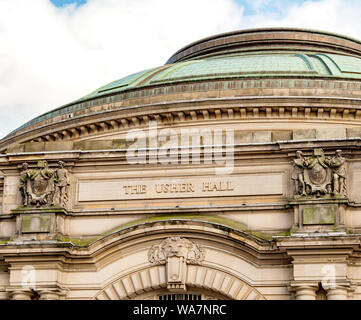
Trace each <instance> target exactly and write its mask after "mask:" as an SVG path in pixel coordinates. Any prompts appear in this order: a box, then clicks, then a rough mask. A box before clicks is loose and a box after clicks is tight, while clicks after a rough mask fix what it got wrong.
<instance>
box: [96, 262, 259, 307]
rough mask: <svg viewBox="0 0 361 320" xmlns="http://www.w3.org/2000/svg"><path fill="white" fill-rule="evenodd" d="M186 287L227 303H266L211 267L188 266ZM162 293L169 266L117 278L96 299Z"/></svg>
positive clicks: (251, 288)
mask: <svg viewBox="0 0 361 320" xmlns="http://www.w3.org/2000/svg"><path fill="white" fill-rule="evenodd" d="M185 284H186V287H187V288H192V289H193V290H207V291H208V292H214V293H215V294H216V295H217V296H219V295H221V296H223V297H225V298H227V299H234V300H265V297H264V296H263V295H262V294H261V293H260V292H259V291H257V290H256V289H255V288H253V287H251V286H250V285H248V284H247V283H246V282H244V281H242V280H241V279H238V278H236V277H235V276H233V275H230V274H228V273H226V272H224V271H222V270H217V269H213V268H211V267H209V266H200V265H190V266H188V271H187V275H186V280H185ZM162 289H167V276H166V266H165V265H158V266H149V267H147V268H145V269H143V270H139V271H136V272H133V273H131V274H128V275H125V276H122V277H120V278H118V279H117V280H116V281H113V282H112V283H110V284H108V285H107V286H106V287H105V288H104V289H102V290H101V291H100V292H98V293H97V294H96V295H95V297H94V298H95V299H97V300H128V299H137V297H138V296H140V295H142V294H144V293H147V292H151V291H154V292H155V294H156V292H157V291H159V290H162ZM169 293H172V292H171V291H170V292H169ZM184 293H185V292H184Z"/></svg>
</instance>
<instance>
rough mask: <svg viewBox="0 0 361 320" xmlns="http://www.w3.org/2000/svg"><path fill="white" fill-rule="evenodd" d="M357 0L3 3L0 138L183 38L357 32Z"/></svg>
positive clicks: (169, 50) (151, 60)
mask: <svg viewBox="0 0 361 320" xmlns="http://www.w3.org/2000/svg"><path fill="white" fill-rule="evenodd" d="M360 12H361V1H360V0H294V1H292V0H273V1H272V0H182V1H179V0H78V1H72V0H67V1H65V0H51V1H50V0H31V1H29V0H0V138H2V137H4V136H5V135H6V134H8V133H10V132H11V131H12V130H14V129H16V128H17V127H19V126H20V125H22V124H24V123H25V122H27V121H29V120H31V119H32V118H34V117H36V116H38V115H40V114H43V113H45V112H47V111H50V110H52V109H55V108H57V107H59V106H61V105H64V104H67V103H69V102H72V101H74V100H76V99H78V98H81V97H82V96H85V95H87V94H88V93H90V92H92V91H94V90H95V89H97V88H99V87H100V86H102V85H105V84H107V83H109V82H112V81H114V80H117V79H120V78H122V77H125V76H127V75H129V74H132V73H135V72H139V71H142V70H146V69H149V68H153V67H157V66H161V65H163V64H164V63H165V62H166V61H167V60H168V58H169V57H170V56H171V55H172V54H173V53H174V52H176V51H177V50H179V49H180V48H182V47H184V46H185V45H187V44H189V43H191V42H193V41H196V40H199V39H202V38H204V37H208V36H211V35H215V34H217V33H223V32H229V31H234V30H239V29H248V28H260V27H296V28H308V29H317V30H324V31H330V32H336V33H340V34H344V35H347V36H351V37H354V38H358V39H361V19H360Z"/></svg>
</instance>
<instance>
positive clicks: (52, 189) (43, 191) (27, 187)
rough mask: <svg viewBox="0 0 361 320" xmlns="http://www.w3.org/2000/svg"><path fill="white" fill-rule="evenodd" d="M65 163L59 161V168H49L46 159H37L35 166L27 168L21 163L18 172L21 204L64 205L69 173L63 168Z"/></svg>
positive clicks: (65, 203)
mask: <svg viewBox="0 0 361 320" xmlns="http://www.w3.org/2000/svg"><path fill="white" fill-rule="evenodd" d="M64 166H65V163H64V162H62V161H59V167H60V168H59V169H57V170H56V171H54V170H53V169H51V168H49V166H48V162H47V161H46V160H43V161H38V163H37V168H35V169H29V165H28V163H23V170H22V171H21V173H20V191H21V195H22V198H23V201H22V203H23V205H24V206H29V205H36V206H37V207H39V206H42V205H54V204H58V205H60V206H64V207H66V205H67V202H68V186H69V175H68V171H67V170H66V169H65V168H64Z"/></svg>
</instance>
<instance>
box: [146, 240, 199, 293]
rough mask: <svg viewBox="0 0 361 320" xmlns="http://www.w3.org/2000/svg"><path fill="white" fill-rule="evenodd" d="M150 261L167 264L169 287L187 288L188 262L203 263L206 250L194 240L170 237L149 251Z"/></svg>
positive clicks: (175, 289)
mask: <svg viewBox="0 0 361 320" xmlns="http://www.w3.org/2000/svg"><path fill="white" fill-rule="evenodd" d="M148 258H149V262H150V263H151V264H154V265H159V264H165V265H166V274H167V283H168V289H170V290H173V291H179V290H181V291H182V290H185V289H186V288H185V280H186V272H187V264H201V262H202V261H203V260H204V252H203V251H202V250H201V249H200V247H199V246H198V245H197V244H195V243H193V242H192V241H190V240H188V239H185V238H180V237H170V238H167V239H165V240H164V241H163V242H161V243H160V244H159V245H157V246H152V247H151V249H150V250H149V252H148Z"/></svg>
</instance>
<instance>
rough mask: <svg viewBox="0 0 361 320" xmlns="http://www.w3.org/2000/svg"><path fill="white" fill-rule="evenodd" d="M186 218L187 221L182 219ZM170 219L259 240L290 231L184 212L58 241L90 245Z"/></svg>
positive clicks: (173, 221)
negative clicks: (260, 228) (256, 227)
mask: <svg viewBox="0 0 361 320" xmlns="http://www.w3.org/2000/svg"><path fill="white" fill-rule="evenodd" d="M182 220H186V221H182ZM164 221H169V223H171V224H185V223H186V222H187V221H203V222H209V223H214V224H216V225H214V227H216V228H219V229H221V230H223V231H226V232H229V231H231V230H230V229H232V230H235V231H241V232H247V233H248V234H250V235H252V236H254V237H256V238H258V239H259V240H263V241H265V240H266V241H269V240H272V237H274V236H289V235H290V232H260V231H252V230H248V228H247V226H246V225H245V224H243V223H241V222H238V221H234V220H231V219H228V218H223V217H220V216H205V215H192V214H182V215H162V216H153V217H148V218H143V219H138V220H134V221H131V222H128V223H126V224H122V225H120V226H117V227H115V228H113V229H111V230H109V231H107V232H104V233H102V234H100V235H99V236H95V237H88V238H76V237H74V238H72V237H63V236H58V237H57V241H59V242H63V243H71V244H73V245H76V246H88V245H90V244H91V243H93V242H95V241H97V240H99V239H101V238H104V237H106V236H109V235H110V234H113V233H116V232H119V231H122V230H125V229H133V230H136V229H137V228H140V227H142V226H143V225H144V224H148V225H149V226H153V225H154V224H156V223H160V222H164Z"/></svg>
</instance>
